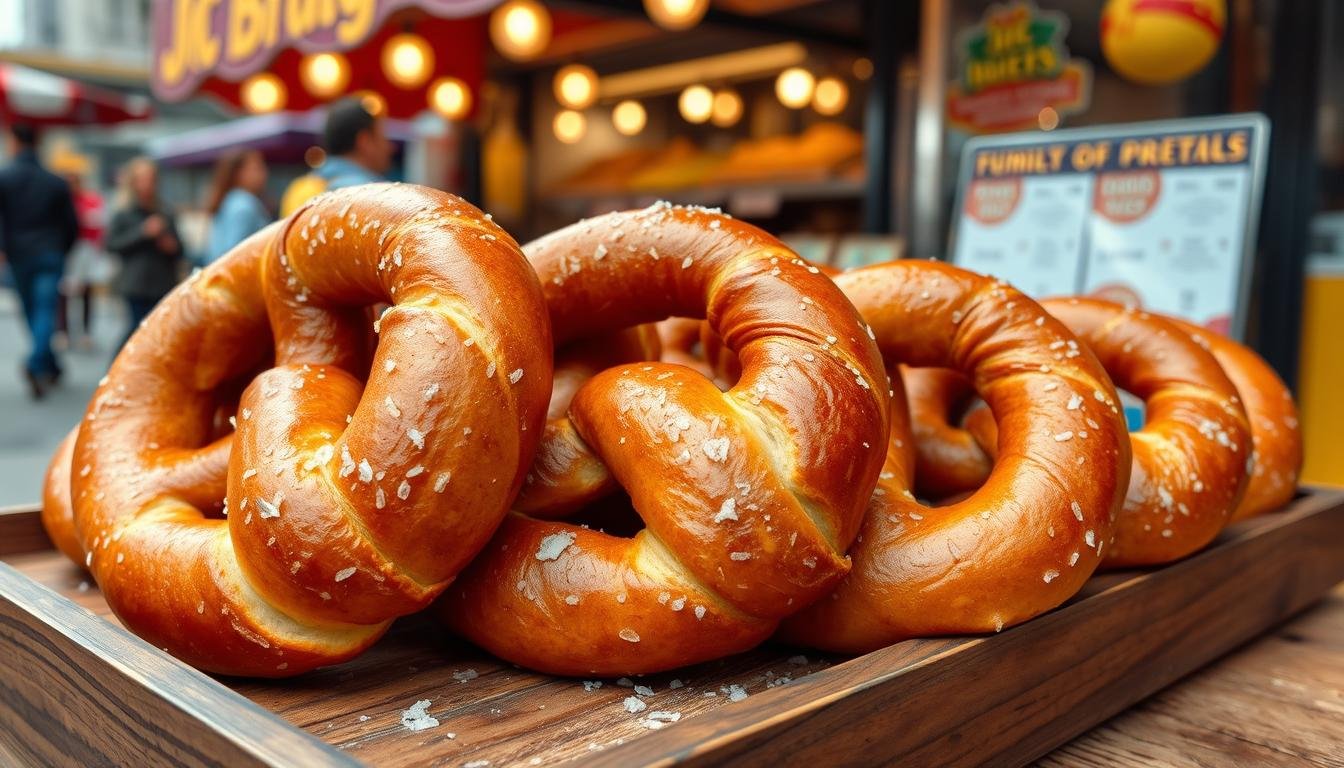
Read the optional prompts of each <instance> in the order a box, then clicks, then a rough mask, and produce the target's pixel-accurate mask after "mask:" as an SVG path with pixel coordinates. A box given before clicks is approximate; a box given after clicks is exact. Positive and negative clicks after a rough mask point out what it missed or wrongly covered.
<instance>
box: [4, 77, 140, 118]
mask: <svg viewBox="0 0 1344 768" xmlns="http://www.w3.org/2000/svg"><path fill="white" fill-rule="evenodd" d="M151 114H152V110H151V109H150V101H149V98H148V97H146V96H139V95H135V94H129V95H128V94H121V93H117V92H116V91H111V90H105V89H102V88H96V87H93V86H90V85H85V84H84V83H81V82H78V81H76V80H71V79H69V78H66V77H61V76H59V75H53V74H51V73H49V72H43V71H41V70H38V69H31V68H29V67H23V66H19V65H17V64H0V120H3V121H4V122H5V123H18V122H23V123H34V124H37V125H91V124H98V125H106V124H109V123H120V122H124V121H126V120H145V119H147V118H149V117H150V116H151Z"/></svg>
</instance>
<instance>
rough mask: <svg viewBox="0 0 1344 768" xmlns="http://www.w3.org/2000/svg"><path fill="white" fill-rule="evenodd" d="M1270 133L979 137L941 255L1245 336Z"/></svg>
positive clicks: (1039, 292)
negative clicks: (949, 240) (945, 250)
mask: <svg viewBox="0 0 1344 768" xmlns="http://www.w3.org/2000/svg"><path fill="white" fill-rule="evenodd" d="M1268 140H1269V122H1268V120H1266V119H1265V117H1264V115H1260V114H1244V115H1226V116H1219V117H1211V118H1193V119H1187V120H1172V121H1161V122H1152V123H1133V124H1129V125H1107V126H1093V127H1088V128H1077V129H1070V130H1063V131H1054V132H1050V133H1042V132H1039V131H1035V132H1031V133H1018V134H1009V135H997V136H980V137H976V138H974V139H972V140H971V141H969V142H967V144H966V146H965V148H964V150H963V153H962V161H961V173H960V177H959V182H958V185H957V205H956V208H955V210H956V211H957V216H956V219H955V221H954V222H953V235H952V237H953V240H952V248H951V250H950V252H951V254H952V261H953V263H955V264H958V265H960V266H964V267H966V268H968V269H973V270H976V271H978V272H985V273H987V274H993V275H995V276H997V277H1001V278H1003V279H1005V280H1007V281H1008V282H1010V283H1013V284H1014V285H1016V286H1017V287H1018V288H1021V289H1022V290H1024V291H1026V292H1027V293H1029V294H1031V295H1034V296H1041V297H1044V296H1057V295H1073V294H1078V295H1095V296H1102V297H1106V298H1110V299H1113V300H1116V301H1120V302H1122V303H1127V304H1133V305H1137V306H1141V307H1145V308H1148V309H1153V310H1155V311H1158V312H1163V313H1167V314H1172V315H1177V316H1180V317H1184V318H1186V319H1188V320H1191V321H1193V322H1195V323H1198V324H1200V325H1203V326H1206V327H1208V328H1211V329H1214V330H1217V331H1220V332H1222V333H1226V334H1228V335H1230V336H1232V337H1234V338H1238V339H1241V338H1244V335H1245V331H1246V321H1247V301H1248V292H1249V290H1250V282H1251V276H1252V272H1253V265H1254V253H1255V242H1256V238H1255V235H1256V228H1257V225H1258V223H1259V214H1260V198H1261V194H1262V192H1263V188H1264V170H1265V168H1264V166H1265V155H1266V149H1267V147H1268Z"/></svg>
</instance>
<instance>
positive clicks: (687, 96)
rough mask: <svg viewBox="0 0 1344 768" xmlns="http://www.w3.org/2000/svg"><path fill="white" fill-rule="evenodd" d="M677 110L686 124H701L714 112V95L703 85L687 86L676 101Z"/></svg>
mask: <svg viewBox="0 0 1344 768" xmlns="http://www.w3.org/2000/svg"><path fill="white" fill-rule="evenodd" d="M677 109H679V110H680V111H681V116H682V117H684V118H686V122H688V123H703V122H705V121H706V120H708V119H709V116H710V114H711V113H712V112H713V111H714V93H713V91H711V90H709V89H708V88H706V87H705V86H703V85H691V86H687V87H686V90H684V91H682V92H681V96H680V97H679V98H678V99H677Z"/></svg>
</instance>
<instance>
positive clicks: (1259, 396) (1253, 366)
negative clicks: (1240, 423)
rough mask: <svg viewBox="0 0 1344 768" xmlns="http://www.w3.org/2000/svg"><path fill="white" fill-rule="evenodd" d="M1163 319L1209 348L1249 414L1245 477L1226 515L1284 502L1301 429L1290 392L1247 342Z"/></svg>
mask: <svg viewBox="0 0 1344 768" xmlns="http://www.w3.org/2000/svg"><path fill="white" fill-rule="evenodd" d="M1167 319H1168V320H1171V321H1172V322H1173V323H1175V324H1176V325H1178V326H1180V327H1181V328H1182V329H1183V330H1184V331H1185V332H1186V333H1189V334H1190V336H1191V338H1193V339H1194V340H1195V343H1196V344H1199V345H1200V346H1202V347H1204V348H1205V349H1207V350H1209V351H1210V352H1212V353H1213V356H1214V358H1215V359H1216V360H1217V361H1218V364H1219V365H1221V366H1222V368H1223V373H1226V374H1227V378H1229V379H1231V380H1232V383H1233V385H1235V386H1236V388H1237V394H1238V395H1240V396H1241V404H1242V406H1243V407H1244V408H1245V409H1246V415H1247V417H1248V418H1249V419H1250V423H1251V444H1252V445H1253V446H1254V447H1255V449H1254V451H1253V456H1254V458H1253V459H1252V461H1251V477H1250V480H1248V481H1247V483H1246V492H1245V493H1244V494H1242V497H1241V503H1240V504H1238V505H1237V508H1236V511H1234V512H1233V513H1232V519H1233V520H1242V519H1245V518H1247V517H1252V516H1254V515H1258V514H1261V513H1262V512H1268V511H1270V510H1272V509H1277V508H1278V507H1281V506H1283V505H1284V504H1287V503H1288V501H1289V500H1291V499H1292V498H1293V494H1294V493H1296V492H1297V473H1298V472H1299V471H1301V469H1302V434H1301V432H1300V431H1299V424H1298V419H1297V405H1296V404H1294V403H1293V393H1292V392H1289V391H1288V387H1287V386H1285V385H1284V383H1283V380H1282V379H1280V378H1279V375H1278V374H1277V373H1275V372H1274V369H1273V368H1270V367H1269V364H1268V363H1266V362H1265V361H1264V358H1262V357H1260V356H1259V355H1257V354H1256V353H1255V352H1254V351H1253V350H1251V349H1250V348H1249V347H1246V346H1244V345H1242V344H1238V343H1237V342H1235V341H1233V340H1232V339H1229V338H1228V337H1226V336H1223V335H1222V334H1219V333H1215V332H1213V331H1209V330H1206V329H1204V328H1200V327H1199V326H1197V325H1195V324H1193V323H1189V322H1186V321H1185V320H1180V319H1177V318H1172V317H1169V318H1167Z"/></svg>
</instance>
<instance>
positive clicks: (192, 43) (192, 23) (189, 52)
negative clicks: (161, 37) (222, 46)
mask: <svg viewBox="0 0 1344 768" xmlns="http://www.w3.org/2000/svg"><path fill="white" fill-rule="evenodd" d="M218 4H219V0H175V2H174V4H173V11H172V19H173V27H172V30H171V37H170V40H171V41H172V42H171V45H170V46H169V48H168V49H167V50H166V51H164V53H163V54H162V55H161V56H159V78H160V79H161V80H162V81H163V82H164V84H165V85H168V86H173V85H176V84H177V83H179V82H181V81H182V80H183V79H184V78H185V77H186V76H187V75H188V74H189V73H192V72H201V71H206V70H209V69H211V68H213V67H214V66H215V64H216V63H218V62H219V38H217V37H216V36H215V35H213V34H211V31H210V16H211V14H212V13H213V12H214V9H215V6H216V5H218Z"/></svg>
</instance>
